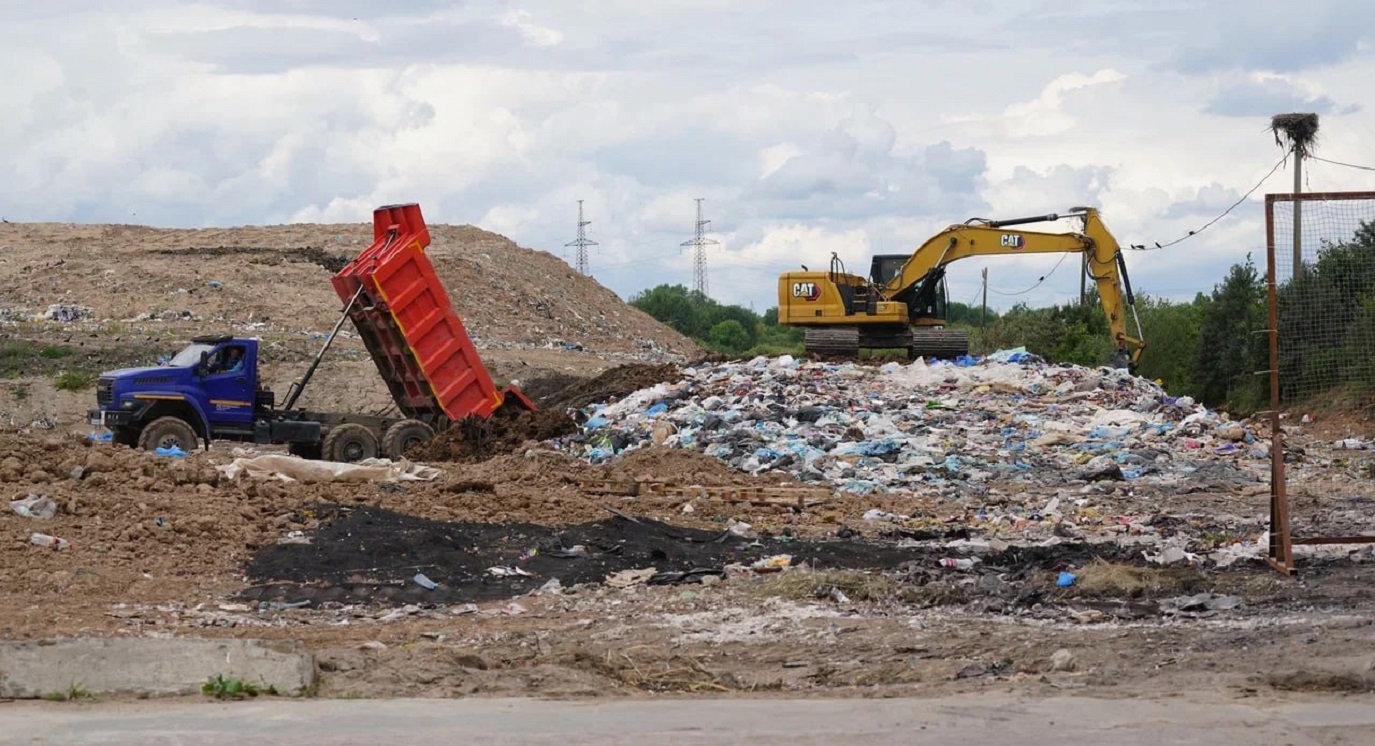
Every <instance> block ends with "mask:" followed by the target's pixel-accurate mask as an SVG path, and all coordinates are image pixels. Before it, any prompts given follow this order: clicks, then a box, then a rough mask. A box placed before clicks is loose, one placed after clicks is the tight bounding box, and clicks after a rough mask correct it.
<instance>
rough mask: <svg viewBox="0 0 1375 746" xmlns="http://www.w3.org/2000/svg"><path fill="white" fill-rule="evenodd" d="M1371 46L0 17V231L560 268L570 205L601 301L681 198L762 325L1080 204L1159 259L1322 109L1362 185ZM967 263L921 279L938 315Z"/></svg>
mask: <svg viewBox="0 0 1375 746" xmlns="http://www.w3.org/2000/svg"><path fill="white" fill-rule="evenodd" d="M1372 29H1375V3H1372V2H1369V1H1368V0H1310V2H1307V3H1303V4H1295V3H1293V2H1280V1H1279V0H1235V1H1231V0H1215V1H1213V2H1209V1H1208V0H1095V1H1094V2H1073V1H1068V0H1058V1H1056V2H1042V1H1040V0H998V1H997V2H993V0H963V1H962V2H957V1H954V0H950V1H947V0H904V1H902V2H897V1H894V2H878V1H875V0H850V2H824V3H821V2H813V1H812V0H580V1H579V2H569V1H568V0H557V1H556V0H520V1H519V2H482V1H474V2H440V1H439V0H405V1H404V2H401V1H399V0H398V1H397V2H393V3H384V2H373V1H367V2H365V1H364V0H218V1H217V2H203V3H189V2H185V3H178V2H170V1H163V0H120V1H118V2H112V1H109V0H100V1H99V2H96V1H95V0H62V2H51V3H36V2H21V1H20V0H0V40H3V44H0V75H2V76H3V80H4V81H5V82H4V89H5V91H6V94H7V95H6V98H5V100H6V103H7V106H6V110H5V113H4V116H2V117H0V143H3V145H4V155H3V158H4V162H5V172H6V173H5V176H6V178H4V179H3V180H0V216H3V217H5V218H6V219H8V220H10V221H35V220H45V221H47V220H55V221H76V222H124V223H145V224H152V225H159V226H180V227H198V226H212V225H215V226H220V225H242V224H266V223H282V222H300V221H307V222H313V221H327V222H365V221H368V220H370V217H371V210H372V209H373V208H374V207H376V206H378V205H381V204H387V203H392V202H401V201H416V202H419V203H420V204H421V206H422V208H423V209H424V211H425V213H426V216H427V218H428V219H429V220H430V221H431V222H449V223H473V224H475V225H478V226H480V227H482V228H486V229H488V230H492V231H496V232H498V233H502V234H504V235H506V236H509V237H510V238H512V239H514V240H515V241H517V242H519V243H520V244H522V245H525V246H530V247H533V248H537V249H543V250H547V251H551V252H554V253H556V254H564V253H565V252H566V251H567V250H566V249H565V248H564V244H565V243H567V242H568V241H570V240H572V239H573V238H574V236H575V231H576V217H577V204H576V202H577V200H579V199H583V200H585V206H586V210H587V217H588V219H590V220H591V221H592V224H591V225H590V226H589V229H588V230H589V237H590V238H592V239H593V240H595V241H597V242H598V244H599V245H598V246H597V247H595V248H594V249H593V250H592V254H591V265H592V270H593V274H594V275H595V276H596V277H597V278H598V279H599V280H600V281H601V282H602V283H603V284H605V285H607V286H608V287H610V288H611V289H613V290H615V291H616V292H617V293H619V294H621V295H622V296H629V295H631V294H633V293H634V292H635V291H637V290H639V289H642V288H645V287H648V286H652V285H654V284H658V283H661V282H669V283H682V284H685V285H689V286H690V285H691V282H692V263H691V256H690V254H689V253H688V250H687V249H684V248H682V247H680V244H681V243H682V242H683V241H685V240H688V239H690V238H691V237H692V230H693V221H694V219H695V215H694V208H695V205H694V201H693V200H694V198H696V197H703V198H705V199H706V202H705V210H706V217H707V218H709V219H710V220H711V221H712V222H711V227H712V234H711V236H712V237H713V238H714V239H716V240H717V241H719V245H717V246H713V247H712V248H711V249H710V250H709V252H708V262H709V278H710V279H709V289H710V293H711V295H712V296H714V297H716V298H717V299H719V300H722V301H725V302H738V303H743V304H746V305H750V304H752V305H753V306H754V307H755V308H756V310H759V311H762V310H764V308H767V307H768V306H771V305H774V303H775V286H776V278H777V275H778V273H779V272H781V271H784V270H786V269H790V268H794V267H796V266H797V265H798V264H802V263H805V264H808V265H809V266H811V267H813V268H816V267H820V266H825V264H826V260H827V258H828V257H829V256H830V253H831V252H832V251H837V252H839V254H840V255H841V257H842V258H844V259H846V260H847V264H848V265H849V266H850V268H851V269H860V270H863V271H867V266H868V261H867V257H868V256H869V255H870V254H871V253H875V252H878V253H895V252H905V251H910V250H911V249H912V248H914V247H915V246H917V245H919V244H920V243H921V242H922V241H923V240H925V239H926V238H928V237H929V236H930V235H931V234H932V233H934V232H935V231H937V230H939V229H941V228H943V227H945V226H947V225H950V224H953V223H959V222H963V221H964V220H966V219H968V218H971V217H976V216H978V217H991V218H1000V217H1014V216H1022V215H1031V214H1040V213H1045V212H1057V211H1059V212H1062V211H1064V210H1065V209H1067V208H1069V207H1072V206H1074V205H1093V206H1097V207H1100V208H1101V209H1102V211H1103V214H1104V219H1105V220H1106V222H1107V223H1108V225H1109V227H1110V228H1111V229H1112V230H1113V231H1114V233H1115V234H1116V235H1117V237H1118V239H1119V240H1120V241H1122V243H1124V244H1126V243H1144V244H1153V243H1154V242H1156V241H1159V242H1162V243H1164V242H1166V241H1169V240H1173V239H1175V238H1178V237H1179V236H1181V235H1183V234H1185V233H1186V232H1187V231H1188V230H1190V229H1194V228H1197V227H1198V226H1199V225H1201V224H1203V223H1205V222H1207V221H1208V220H1209V219H1211V218H1213V217H1214V216H1216V215H1217V214H1218V213H1220V212H1221V211H1222V210H1224V209H1225V208H1226V207H1227V206H1228V205H1230V204H1231V203H1232V202H1234V201H1236V200H1237V199H1238V198H1239V197H1240V196H1241V195H1242V194H1244V193H1245V192H1246V191H1247V190H1249V189H1250V188H1251V187H1252V186H1253V185H1254V184H1255V183H1256V182H1257V181H1258V180H1259V179H1260V178H1261V177H1262V176H1264V175H1265V174H1266V172H1268V171H1270V170H1271V168H1272V167H1273V166H1274V165H1275V164H1276V162H1277V161H1278V160H1279V158H1280V157H1281V155H1282V153H1281V152H1280V149H1279V148H1278V147H1277V146H1276V145H1275V144H1274V141H1273V139H1272V138H1271V136H1270V134H1269V132H1268V131H1267V125H1268V121H1269V117H1270V115H1272V114H1276V113H1282V112H1288V111H1315V112H1318V113H1320V114H1321V115H1322V138H1323V139H1322V143H1321V147H1320V149H1319V151H1318V154H1319V155H1322V156H1325V157H1327V158H1331V159H1334V160H1339V161H1346V162H1351V163H1357V164H1366V165H1371V164H1375V139H1371V138H1369V137H1366V138H1362V137H1361V134H1362V133H1369V132H1372V131H1375V127H1372V125H1375V121H1373V120H1375V116H1373V115H1372V113H1371V111H1370V109H1369V107H1367V106H1366V105H1365V103H1364V102H1363V101H1361V100H1360V95H1361V93H1362V92H1363V91H1366V90H1369V85H1370V84H1369V81H1370V79H1371V78H1372V76H1375V58H1373V57H1372V52H1371V48H1372V47H1371V45H1372V36H1373V35H1375V31H1372ZM1289 168H1290V166H1288V165H1286V166H1284V167H1282V168H1281V170H1280V171H1278V172H1276V174H1275V175H1274V176H1273V177H1272V178H1271V180H1270V181H1269V182H1267V183H1266V185H1265V187H1263V188H1262V189H1261V190H1260V191H1258V192H1257V193H1256V195H1255V196H1254V198H1253V200H1254V201H1251V202H1248V203H1247V204H1244V205H1243V206H1241V207H1239V208H1238V209H1237V210H1236V211H1235V212H1233V213H1232V215H1231V216H1229V217H1228V218H1226V219H1224V220H1222V221H1220V222H1218V223H1217V224H1216V225H1214V226H1213V227H1211V228H1210V229H1208V230H1207V231H1205V232H1204V233H1202V234H1200V235H1199V236H1197V237H1196V238H1193V239H1190V240H1188V241H1185V242H1183V243H1181V244H1179V245H1178V246H1175V247H1172V248H1170V249H1168V250H1164V251H1153V252H1135V253H1132V254H1130V255H1129V256H1128V264H1129V267H1130V269H1131V270H1132V274H1133V278H1134V281H1135V282H1134V285H1135V286H1136V288H1137V290H1138V291H1139V292H1148V293H1155V294H1160V295H1165V296H1170V297H1183V298H1187V297H1191V296H1192V294H1193V293H1194V292H1196V291H1200V290H1202V291H1207V290H1210V289H1211V288H1212V285H1213V284H1214V283H1215V282H1216V281H1218V280H1219V279H1220V278H1221V276H1222V275H1223V274H1224V273H1225V271H1226V268H1227V267H1228V266H1229V265H1230V264H1232V263H1233V262H1236V261H1240V260H1241V259H1243V258H1244V256H1245V255H1246V253H1247V252H1253V253H1254V255H1255V256H1256V259H1257V263H1258V264H1260V265H1261V266H1262V267H1263V266H1264V225H1263V211H1262V208H1261V202H1260V199H1261V195H1263V194H1264V193H1265V192H1266V191H1274V192H1280V191H1288V190H1289V188H1290V184H1291V183H1292V172H1291V171H1290V170H1289ZM1305 171H1306V174H1307V176H1308V178H1307V187H1306V188H1307V189H1310V190H1347V189H1368V188H1371V187H1372V186H1375V178H1372V177H1375V173H1371V172H1368V171H1359V170H1355V169H1347V168H1342V167H1338V166H1334V165H1330V164H1326V163H1321V162H1316V163H1315V162H1309V163H1306V164H1305ZM1068 227H1069V226H1067V225H1064V224H1060V225H1050V226H1046V228H1047V229H1050V230H1064V229H1067V228H1068ZM569 259H570V261H571V256H570V257H569ZM1057 259H1058V258H1057V257H1056V256H1049V257H1045V256H1043V257H1039V258H1008V259H999V260H996V261H992V262H988V264H987V266H988V267H989V285H990V288H991V289H992V292H991V293H990V295H989V300H990V304H991V305H993V306H994V307H997V308H1005V307H1007V306H1008V305H1010V304H1011V303H1013V302H1016V301H1023V300H1024V301H1027V302H1030V303H1032V304H1038V305H1039V304H1045V303H1051V302H1058V301H1064V300H1068V299H1070V298H1072V297H1073V296H1075V295H1076V294H1077V292H1078V276H1077V274H1076V272H1075V269H1076V268H1075V264H1074V263H1073V262H1065V263H1064V264H1062V265H1061V266H1060V267H1059V269H1058V270H1057V271H1056V272H1055V273H1054V274H1053V275H1051V276H1050V278H1049V279H1048V280H1046V281H1045V282H1044V283H1043V284H1041V285H1040V286H1038V287H1036V288H1035V289H1034V290H1032V291H1030V292H1027V293H1024V294H1021V295H1011V294H1012V293H1016V292H1018V291H1024V290H1026V289H1027V288H1029V287H1031V286H1033V285H1034V284H1035V283H1036V280H1037V277H1039V276H1040V275H1044V274H1045V273H1047V272H1049V271H1050V270H1051V269H1052V268H1053V267H1054V266H1055V265H1056V262H1057ZM983 266H984V263H983V262H982V261H981V260H966V261H963V262H960V263H958V264H956V265H954V266H953V267H952V268H951V270H950V273H949V276H950V280H951V296H952V300H960V301H970V300H975V299H976V298H977V295H978V289H979V270H980V269H981V268H982V267H983ZM515 269H516V268H513V271H514V270H515ZM451 290H452V291H453V292H456V293H457V292H462V290H461V289H451Z"/></svg>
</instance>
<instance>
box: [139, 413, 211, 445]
mask: <svg viewBox="0 0 1375 746" xmlns="http://www.w3.org/2000/svg"><path fill="white" fill-rule="evenodd" d="M196 441H197V438H196V428H194V427H191V423H189V422H187V421H186V420H183V419H182V418H180V417H176V416H174V415H169V416H167V417H159V418H157V419H156V420H153V421H152V422H150V423H148V426H147V427H145V428H143V433H142V434H141V435H139V438H138V447H139V448H142V449H143V450H145V451H155V450H157V449H159V448H171V447H172V446H174V445H175V446H176V447H178V448H180V449H182V450H183V451H186V452H187V453H190V452H192V451H194V450H196V447H197V442H196Z"/></svg>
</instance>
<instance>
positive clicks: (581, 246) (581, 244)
mask: <svg viewBox="0 0 1375 746" xmlns="http://www.w3.org/2000/svg"><path fill="white" fill-rule="evenodd" d="M591 223H592V221H591V220H583V219H582V200H578V238H577V239H576V240H573V241H569V242H568V243H566V244H564V246H576V247H578V253H577V267H578V272H579V274H584V275H585V274H588V271H587V247H588V246H596V245H597V242H596V241H593V240H591V239H589V238H588V237H587V226H588V225H591Z"/></svg>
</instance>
